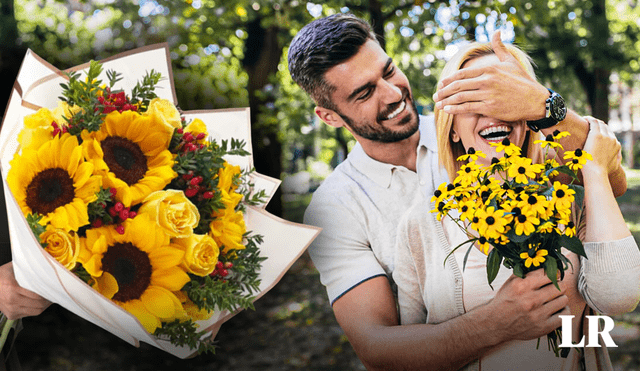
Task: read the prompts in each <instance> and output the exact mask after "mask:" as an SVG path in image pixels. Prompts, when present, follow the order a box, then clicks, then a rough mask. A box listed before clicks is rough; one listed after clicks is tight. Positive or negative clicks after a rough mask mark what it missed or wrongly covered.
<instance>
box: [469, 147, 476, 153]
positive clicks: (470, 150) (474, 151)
mask: <svg viewBox="0 0 640 371" xmlns="http://www.w3.org/2000/svg"><path fill="white" fill-rule="evenodd" d="M467 153H468V154H470V155H473V154H475V153H476V150H475V148H473V147H469V150H468V151H467Z"/></svg>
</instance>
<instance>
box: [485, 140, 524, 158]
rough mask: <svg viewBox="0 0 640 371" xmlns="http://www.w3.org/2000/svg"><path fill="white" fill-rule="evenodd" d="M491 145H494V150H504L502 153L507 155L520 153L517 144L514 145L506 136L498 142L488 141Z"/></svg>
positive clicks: (520, 150)
mask: <svg viewBox="0 0 640 371" xmlns="http://www.w3.org/2000/svg"><path fill="white" fill-rule="evenodd" d="M489 144H490V145H491V146H492V147H496V152H502V151H504V153H505V154H506V155H507V156H513V155H516V156H519V155H520V153H521V152H522V149H521V148H520V147H518V146H516V145H515V144H513V143H511V141H510V140H509V139H508V138H505V139H503V140H502V142H500V143H489Z"/></svg>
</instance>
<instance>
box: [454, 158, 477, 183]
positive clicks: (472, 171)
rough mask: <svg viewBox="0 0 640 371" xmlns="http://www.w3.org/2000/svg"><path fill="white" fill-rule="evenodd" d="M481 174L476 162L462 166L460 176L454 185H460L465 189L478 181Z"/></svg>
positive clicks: (459, 171)
mask: <svg viewBox="0 0 640 371" xmlns="http://www.w3.org/2000/svg"><path fill="white" fill-rule="evenodd" d="M479 174H480V165H478V164H476V163H475V162H470V163H468V164H464V165H462V167H461V168H460V170H458V176H457V177H456V179H455V181H454V183H460V184H461V185H462V186H463V187H467V186H469V185H471V184H473V183H475V182H477V181H478V175H479Z"/></svg>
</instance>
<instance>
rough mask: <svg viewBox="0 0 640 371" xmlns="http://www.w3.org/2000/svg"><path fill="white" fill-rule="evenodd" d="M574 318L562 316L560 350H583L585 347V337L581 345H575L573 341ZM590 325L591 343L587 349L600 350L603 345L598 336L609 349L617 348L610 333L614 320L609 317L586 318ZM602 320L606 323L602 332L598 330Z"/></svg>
mask: <svg viewBox="0 0 640 371" xmlns="http://www.w3.org/2000/svg"><path fill="white" fill-rule="evenodd" d="M573 317H574V316H560V318H561V319H562V342H561V343H560V348H578V347H580V348H583V347H584V346H585V345H584V343H585V341H584V335H583V336H582V339H581V340H580V342H579V343H576V344H574V343H573V342H572V341H571V340H572V339H571V332H572V331H571V329H572V326H571V320H572V319H573ZM586 317H587V320H588V323H589V343H588V344H587V345H586V346H587V347H597V348H599V347H600V346H601V345H600V344H598V334H600V336H601V337H602V340H603V341H604V344H605V345H606V346H608V347H617V345H616V343H614V342H613V339H612V338H611V335H609V331H611V330H613V326H614V323H613V319H612V318H611V317H608V316H586ZM600 319H602V320H603V321H604V327H603V329H602V330H599V328H598V321H599V320H600Z"/></svg>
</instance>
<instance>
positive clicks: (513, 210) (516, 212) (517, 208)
mask: <svg viewBox="0 0 640 371" xmlns="http://www.w3.org/2000/svg"><path fill="white" fill-rule="evenodd" d="M511 212H512V213H513V215H515V216H518V215H520V214H522V210H520V208H519V207H514V208H513V209H512V210H511Z"/></svg>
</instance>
